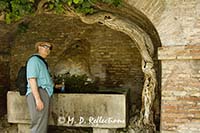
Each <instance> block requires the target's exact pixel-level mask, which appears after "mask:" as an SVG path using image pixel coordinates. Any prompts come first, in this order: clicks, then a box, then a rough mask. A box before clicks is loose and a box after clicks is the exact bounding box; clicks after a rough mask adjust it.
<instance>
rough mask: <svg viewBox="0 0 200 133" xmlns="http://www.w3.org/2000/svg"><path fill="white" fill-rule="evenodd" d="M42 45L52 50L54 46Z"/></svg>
mask: <svg viewBox="0 0 200 133" xmlns="http://www.w3.org/2000/svg"><path fill="white" fill-rule="evenodd" d="M40 46H41V47H43V48H45V49H49V50H52V46H48V45H40Z"/></svg>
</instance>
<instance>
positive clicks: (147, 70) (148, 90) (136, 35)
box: [80, 7, 159, 131]
mask: <svg viewBox="0 0 200 133" xmlns="http://www.w3.org/2000/svg"><path fill="white" fill-rule="evenodd" d="M125 8H126V9H127V7H125ZM122 12H123V9H122ZM118 13H119V12H118ZM123 13H125V12H123ZM131 15H133V16H131ZM134 15H135V16H134ZM80 18H81V20H82V21H83V22H84V23H87V24H94V23H100V24H103V25H105V26H107V27H109V28H111V29H113V30H116V31H120V32H123V33H125V34H126V35H128V36H129V37H130V38H131V39H132V40H133V41H134V42H136V45H137V48H138V50H139V52H140V54H141V57H142V71H143V73H144V77H145V81H144V86H143V92H142V108H141V111H140V118H139V119H138V120H137V121H136V122H135V124H133V125H131V126H132V128H133V129H134V130H137V129H138V127H139V130H143V131H149V130H150V131H152V130H154V131H155V125H154V122H153V111H152V106H153V102H154V99H155V88H156V86H157V80H156V73H155V68H154V61H153V56H154V52H155V51H154V44H156V42H159V36H158V34H156V30H155V28H154V27H153V25H152V23H151V22H150V21H149V20H148V19H147V18H146V17H145V16H144V15H143V14H142V13H139V12H138V11H137V10H136V14H134V12H133V13H132V12H130V14H127V15H125V16H124V15H122V14H120V13H119V14H116V13H114V12H111V13H110V12H105V11H102V12H99V13H96V14H94V15H91V16H86V17H85V16H80ZM144 18H145V19H144ZM134 20H137V22H135V21H134ZM138 20H140V21H138ZM140 22H141V23H140ZM138 23H139V24H138ZM146 27H150V29H151V30H154V31H153V33H150V30H149V29H145V28H146ZM154 41H155V42H154ZM157 45H158V44H157Z"/></svg>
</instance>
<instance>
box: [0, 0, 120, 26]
mask: <svg viewBox="0 0 200 133" xmlns="http://www.w3.org/2000/svg"><path fill="white" fill-rule="evenodd" d="M97 2H101V3H106V4H111V5H114V6H119V5H120V4H121V2H122V0H48V3H47V5H46V6H45V7H47V8H48V9H50V10H54V11H55V12H56V13H60V14H62V13H64V11H65V8H64V5H68V6H71V7H72V8H73V9H74V10H75V11H77V12H81V13H84V14H92V13H94V12H95V8H94V4H96V3H97ZM37 4H38V0H36V1H35V0H1V1H0V13H1V12H5V13H6V18H5V20H6V22H7V23H8V24H9V23H11V22H12V21H17V20H19V19H20V18H22V17H24V16H26V15H31V14H34V13H35V11H36V9H37Z"/></svg>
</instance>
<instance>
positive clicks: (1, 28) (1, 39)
mask: <svg viewBox="0 0 200 133" xmlns="http://www.w3.org/2000/svg"><path fill="white" fill-rule="evenodd" d="M8 31H9V28H8V26H7V25H5V24H4V23H0V33H1V34H0V99H1V100H0V107H1V108H0V117H1V116H2V115H3V114H5V113H6V92H7V91H8V90H9V88H10V80H9V79H10V74H9V71H10V66H9V60H10V46H9V44H8V41H7V40H8V36H6V34H7V32H8Z"/></svg>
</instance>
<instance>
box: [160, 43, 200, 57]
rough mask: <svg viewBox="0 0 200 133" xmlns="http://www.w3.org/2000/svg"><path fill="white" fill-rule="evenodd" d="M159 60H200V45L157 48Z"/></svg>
mask: <svg viewBox="0 0 200 133" xmlns="http://www.w3.org/2000/svg"><path fill="white" fill-rule="evenodd" d="M158 59H159V60H196V59H200V45H179V46H163V47H159V48H158Z"/></svg>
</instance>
